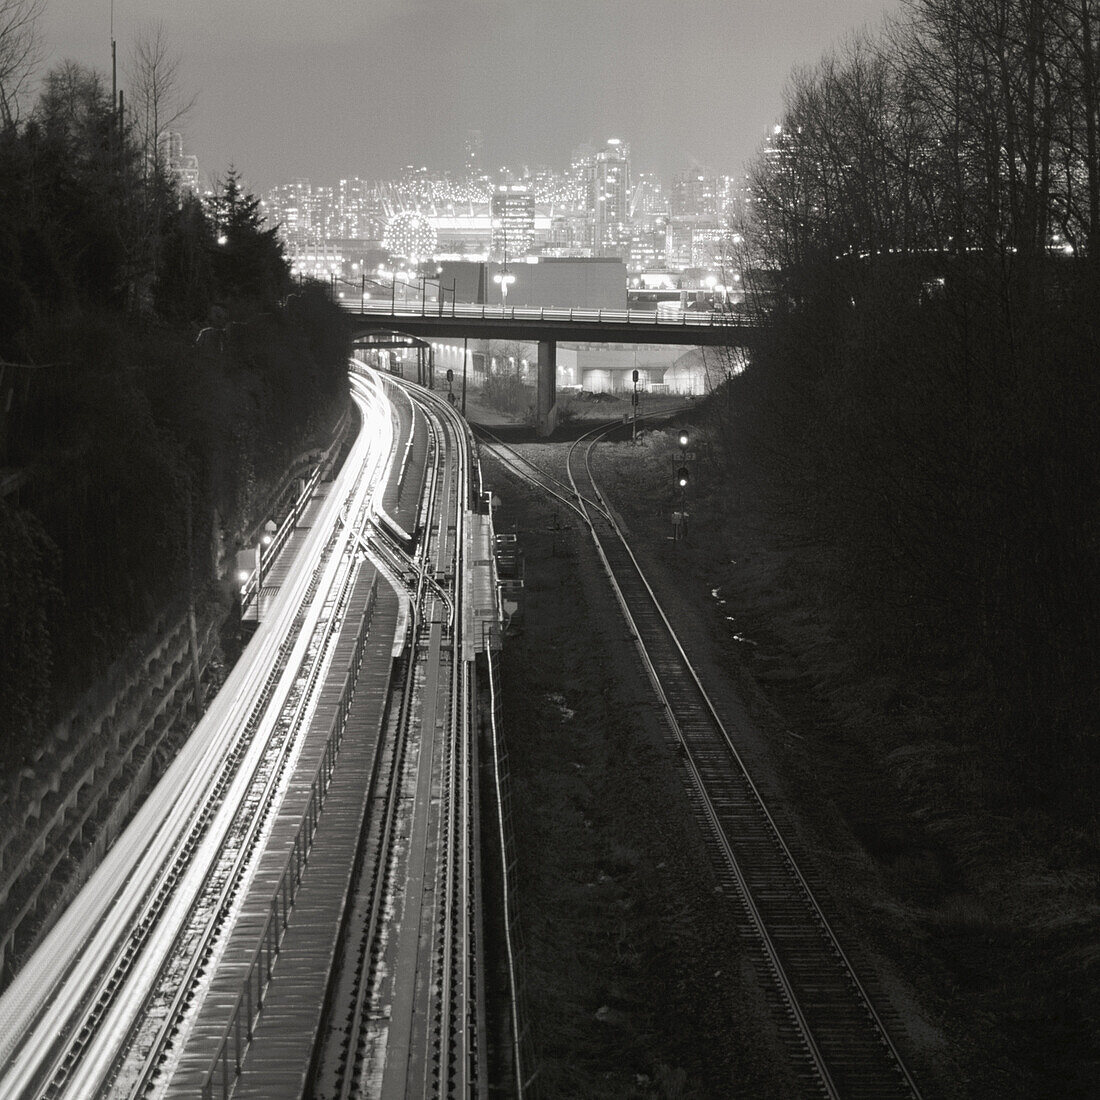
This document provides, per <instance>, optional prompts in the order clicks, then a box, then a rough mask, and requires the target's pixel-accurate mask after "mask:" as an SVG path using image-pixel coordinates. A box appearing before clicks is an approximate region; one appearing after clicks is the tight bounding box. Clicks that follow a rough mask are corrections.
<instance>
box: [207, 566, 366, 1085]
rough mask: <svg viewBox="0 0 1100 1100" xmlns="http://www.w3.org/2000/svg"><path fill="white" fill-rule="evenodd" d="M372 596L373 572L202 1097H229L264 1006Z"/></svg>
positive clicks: (343, 722) (343, 719)
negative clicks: (301, 806)
mask: <svg viewBox="0 0 1100 1100" xmlns="http://www.w3.org/2000/svg"><path fill="white" fill-rule="evenodd" d="M377 595H378V576H377V575H375V578H374V581H373V582H372V583H371V589H370V595H369V596H368V598H367V607H366V610H365V613H364V615H363V622H362V624H361V626H360V628H359V635H358V637H357V638H356V641H355V652H354V654H353V656H352V659H351V664H350V665H349V666H348V671H347V675H346V677H345V679H344V685H343V688H342V689H341V692H340V701H339V703H338V705H337V708H336V715H335V717H334V718H333V724H332V727H331V728H330V729H329V732H328V737H327V738H326V740H325V748H324V751H323V752H322V754H321V761H320V763H319V764H318V765H317V771H316V772H315V774H314V776H313V781H312V782H311V784H310V791H309V802H308V803H307V805H306V808H305V810H304V811H303V813H302V817H301V820H300V821H299V823H298V829H297V831H296V832H295V834H294V843H293V846H292V848H291V850H290V852H289V853H288V854H287V860H286V866H285V867H284V868H283V873H282V874H281V875H280V876H279V883H278V885H277V886H276V887H275V891H274V893H273V894H272V897H271V902H270V904H269V906H268V911H267V917H266V919H265V920H264V925H263V930H262V931H261V932H260V942H259V943H258V944H257V945H256V950H255V951H254V952H253V955H252V961H251V963H250V964H249V967H248V973H247V974H246V975H245V978H244V980H243V982H242V983H241V991H240V993H238V994H237V999H236V1001H235V1003H234V1006H233V1012H232V1014H231V1015H230V1018H229V1022H228V1023H227V1024H226V1025H225V1030H224V1031H223V1032H222V1037H221V1041H220V1042H219V1044H218V1049H217V1052H216V1053H215V1055H214V1057H213V1058H212V1059H211V1061H210V1067H209V1069H208V1070H207V1071H206V1074H205V1075H204V1077H203V1081H202V1087H201V1096H202V1100H214V1097H221V1098H223V1100H228V1098H229V1096H230V1093H231V1092H232V1090H233V1086H234V1085H235V1084H236V1081H237V1078H238V1077H239V1076H240V1073H241V1062H242V1060H243V1059H244V1055H245V1052H246V1051H247V1049H248V1044H249V1043H250V1042H251V1041H252V1036H253V1034H254V1030H255V1026H256V1021H257V1020H258V1019H259V1016H260V1013H261V1012H262V1010H263V1002H264V993H265V992H266V991H267V987H268V985H269V984H270V982H271V976H272V972H273V970H274V967H275V959H276V958H277V957H278V954H279V947H280V945H281V944H282V940H283V935H284V934H285V932H286V929H287V925H288V924H289V923H290V910H291V909H292V908H293V906H294V899H295V898H296V897H297V895H298V888H299V887H300V886H301V883H302V873H303V870H304V868H305V866H306V864H307V863H308V861H309V853H310V849H311V848H312V846H313V836H314V833H316V831H317V824H318V822H319V820H320V817H321V811H322V809H323V808H324V804H325V797H326V795H327V793H328V785H329V780H330V779H331V778H332V773H333V771H334V769H335V767H336V758H337V755H338V754H339V751H340V742H341V741H342V740H343V737H344V729H345V727H346V726H347V720H348V714H349V713H350V712H351V706H352V702H353V700H354V697H355V685H356V682H357V681H358V679H359V667H360V665H361V664H362V660H363V649H364V647H365V646H366V642H367V636H368V634H369V633H370V623H371V619H372V618H373V617H374V607H375V600H376V597H377ZM215 1089H217V1091H215Z"/></svg>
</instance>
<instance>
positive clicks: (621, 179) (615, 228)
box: [590, 138, 631, 256]
mask: <svg viewBox="0 0 1100 1100" xmlns="http://www.w3.org/2000/svg"><path fill="white" fill-rule="evenodd" d="M590 179H591V183H590V203H591V209H592V212H593V226H592V229H593V240H592V246H593V249H594V250H595V252H596V253H597V255H600V256H620V255H622V253H623V249H624V247H625V246H626V244H627V242H628V223H629V221H630V199H631V187H630V146H629V145H628V144H626V142H623V141H621V140H620V139H619V138H608V139H607V144H606V145H605V146H604V147H603V148H602V149H601V150H600V151H599V152H598V153H597V154H596V156H595V159H594V161H593V164H592V175H591V177H590Z"/></svg>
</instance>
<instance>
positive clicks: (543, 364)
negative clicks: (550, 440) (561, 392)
mask: <svg viewBox="0 0 1100 1100" xmlns="http://www.w3.org/2000/svg"><path fill="white" fill-rule="evenodd" d="M536 392H537V397H536V400H535V430H536V431H537V432H538V434H539V435H541V436H547V435H550V434H551V433H552V432H553V431H554V429H555V428H556V427H557V424H558V405H557V401H558V345H557V341H555V340H540V341H539V380H538V388H537V391H536Z"/></svg>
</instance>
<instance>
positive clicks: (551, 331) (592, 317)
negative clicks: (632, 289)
mask: <svg viewBox="0 0 1100 1100" xmlns="http://www.w3.org/2000/svg"><path fill="white" fill-rule="evenodd" d="M339 301H340V304H341V305H342V306H343V307H344V309H345V311H346V315H347V325H348V331H349V334H350V336H351V337H352V339H353V340H354V341H355V342H357V343H359V344H360V345H361V346H364V347H393V346H395V344H398V345H401V346H408V345H410V344H411V345H420V344H422V343H423V342H430V341H432V340H441V339H452V340H453V339H469V340H522V341H526V342H529V343H537V344H538V349H539V351H538V386H537V397H536V407H535V412H536V423H537V425H538V430H539V433H540V434H542V435H549V434H550V433H551V432H552V431H553V430H554V426H555V423H556V419H557V417H556V404H557V345H558V343H559V342H560V341H563V340H576V341H580V342H587V343H602V344H682V345H686V346H689V347H741V348H752V347H753V346H754V344H755V342H756V339H757V336H758V335H759V329H758V328H757V326H755V325H753V324H750V323H747V322H745V321H743V320H741V319H740V318H738V317H737V316H735V315H733V314H731V313H729V312H726V311H721V310H714V311H692V310H680V309H676V310H667V309H655V310H646V309H623V310H615V309H576V308H570V309H565V308H553V309H546V308H542V307H537V308H533V307H523V306H507V305H499V306H495V305H467V304H458V303H455V302H453V301H452V302H449V303H448V302H446V301H445V300H444V298H440V299H439V300H437V301H431V300H428V299H426V298H421V300H420V302H418V303H415V304H413V305H411V306H410V305H405V304H402V303H399V302H394V301H390V302H387V301H379V300H371V299H368V298H365V297H364V296H360V295H355V296H353V297H351V298H350V299H349V298H347V297H345V298H342V299H339Z"/></svg>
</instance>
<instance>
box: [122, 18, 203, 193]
mask: <svg viewBox="0 0 1100 1100" xmlns="http://www.w3.org/2000/svg"><path fill="white" fill-rule="evenodd" d="M179 64H180V58H179V54H177V53H175V52H174V51H173V50H172V49H171V48H170V46H169V45H168V39H167V36H166V35H165V32H164V24H163V23H155V24H153V25H151V26H149V27H145V28H143V29H142V30H141V31H140V32H139V34H138V36H137V40H136V42H135V43H134V48H133V53H132V55H131V60H130V66H129V72H128V76H129V79H130V82H131V85H132V88H131V92H130V95H131V104H132V107H131V110H132V111H133V118H134V126H135V132H136V136H137V138H138V141H139V143H140V145H141V147H142V149H143V151H144V153H145V159H146V164H147V165H148V166H149V168H151V169H153V171H154V172H159V171H160V170H161V169H163V168H164V167H165V163H164V162H165V159H166V150H165V149H164V147H163V139H164V135H165V134H166V133H167V131H169V130H170V129H171V128H172V127H174V126H177V125H178V124H179V123H180V122H181V120H182V119H183V118H184V117H185V116H186V115H187V113H188V112H189V111H190V110H191V108H192V107H194V105H195V99H196V97H195V96H191V97H190V98H188V99H184V98H183V97H182V95H181V93H180V88H179Z"/></svg>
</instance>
